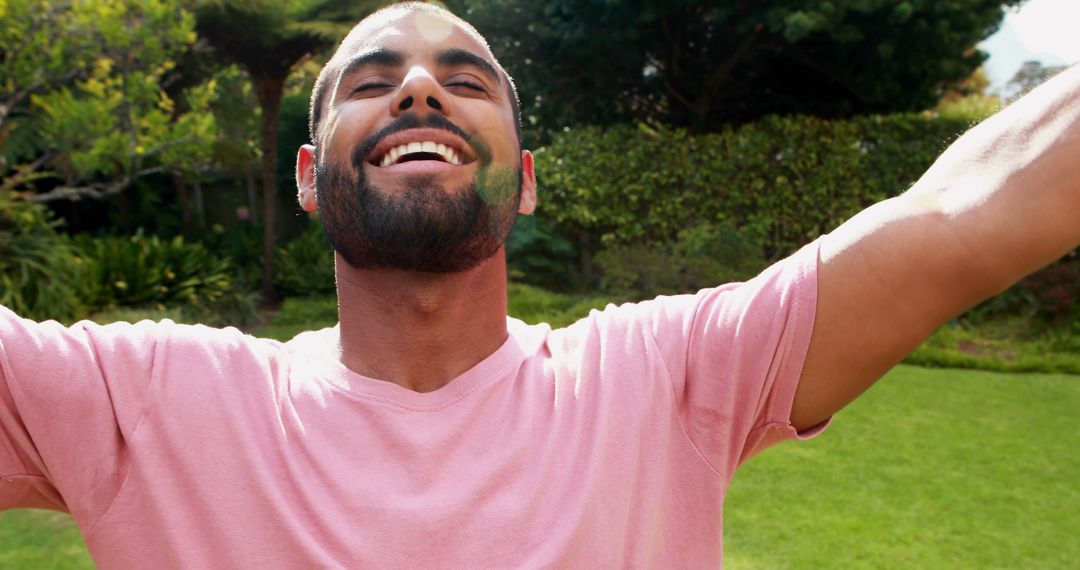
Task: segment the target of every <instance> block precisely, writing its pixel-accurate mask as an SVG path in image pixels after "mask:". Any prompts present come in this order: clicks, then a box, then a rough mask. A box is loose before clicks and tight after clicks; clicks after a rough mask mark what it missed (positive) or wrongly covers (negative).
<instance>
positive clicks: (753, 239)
mask: <svg viewBox="0 0 1080 570" xmlns="http://www.w3.org/2000/svg"><path fill="white" fill-rule="evenodd" d="M750 234H751V232H749V231H748V230H746V229H741V230H740V229H737V228H734V227H731V226H729V225H726V224H709V223H701V224H698V225H696V226H693V227H690V228H686V229H684V230H681V231H679V233H678V234H677V235H676V238H675V240H674V241H670V242H661V243H640V244H617V245H612V246H610V247H608V248H606V249H604V250H603V251H601V252H600V253H598V254H597V256H596V263H597V265H599V266H600V268H601V269H602V270H603V278H602V280H601V285H602V286H603V288H604V289H605V290H607V291H610V292H612V293H615V294H617V295H621V296H625V297H629V298H634V299H646V298H651V297H655V296H657V295H661V294H675V293H685V292H688V291H696V290H698V289H702V288H705V287H714V286H716V285H719V284H722V283H729V282H733V281H743V280H746V279H748V278H750V277H752V276H754V275H755V274H757V273H758V272H759V271H761V270H762V269H764V268H765V260H764V259H762V256H761V251H762V247H761V240H760V238H759V237H758V236H754V235H750Z"/></svg>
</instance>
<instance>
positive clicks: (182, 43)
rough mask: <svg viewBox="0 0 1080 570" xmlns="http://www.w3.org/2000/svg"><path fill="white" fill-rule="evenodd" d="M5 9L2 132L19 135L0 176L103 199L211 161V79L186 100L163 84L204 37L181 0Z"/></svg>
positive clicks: (23, 186) (25, 186)
mask: <svg viewBox="0 0 1080 570" xmlns="http://www.w3.org/2000/svg"><path fill="white" fill-rule="evenodd" d="M4 11H5V16H6V17H5V18H0V22H2V23H0V50H2V51H3V53H4V54H5V57H4V58H0V110H2V112H0V143H3V142H4V140H5V139H7V138H10V139H11V140H12V141H13V142H14V143H15V144H13V145H12V149H11V151H3V152H0V154H2V156H0V176H3V187H5V188H8V189H19V190H24V191H27V192H28V194H30V196H29V199H32V200H36V201H48V200H54V199H61V198H77V197H80V196H92V197H96V198H103V197H106V196H109V195H112V194H115V193H118V192H122V191H124V190H126V189H127V188H128V187H130V186H131V184H132V183H133V182H134V181H135V180H137V179H138V178H140V177H144V176H148V175H151V174H155V173H159V172H165V171H169V172H176V173H185V172H191V171H193V170H196V169H198V168H200V167H201V166H202V165H204V164H205V163H207V162H208V161H210V159H211V156H210V152H209V151H210V142H211V141H212V140H213V137H214V134H215V133H214V117H213V115H212V114H211V113H209V112H207V109H208V107H209V106H210V104H211V103H212V101H213V99H214V96H215V86H214V84H213V83H212V82H211V83H207V84H203V85H199V86H195V87H192V88H191V89H188V90H187V91H185V92H183V93H182V94H181V95H180V98H179V99H178V100H176V99H174V98H173V97H170V96H169V95H167V94H166V93H165V91H164V90H163V88H162V86H163V85H164V84H166V83H167V82H168V81H169V79H170V77H171V76H172V74H173V72H174V67H175V64H174V61H173V60H174V58H175V57H176V56H177V55H179V54H180V53H182V52H183V51H184V50H186V49H188V48H189V47H190V46H191V44H192V43H193V42H194V41H195V34H194V19H193V17H192V16H191V14H189V13H188V12H186V11H185V10H183V9H182V8H181V6H180V3H178V2H177V1H176V0H100V1H96V2H72V3H54V2H48V1H45V0H25V1H21V2H12V3H8V4H5V6H4ZM7 56H11V57H7ZM4 146H5V145H3V144H0V148H3V147H4ZM45 180H48V181H50V182H49V183H44V182H43V181H45ZM41 190H45V191H44V192H41Z"/></svg>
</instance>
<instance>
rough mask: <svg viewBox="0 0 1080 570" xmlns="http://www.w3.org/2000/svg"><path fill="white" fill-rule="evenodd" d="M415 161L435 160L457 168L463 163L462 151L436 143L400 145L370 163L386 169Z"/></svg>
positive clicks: (423, 142) (424, 142) (425, 142)
mask: <svg viewBox="0 0 1080 570" xmlns="http://www.w3.org/2000/svg"><path fill="white" fill-rule="evenodd" d="M415 160H435V161H439V162H445V163H448V164H453V165H455V166H459V165H461V163H462V162H463V161H462V153H461V151H460V150H458V149H456V148H454V147H451V146H447V145H445V144H443V143H437V142H434V141H422V142H410V143H405V144H399V145H397V146H394V147H391V148H390V149H389V150H388V151H386V152H385V153H384V154H383V155H382V156H376V157H374V158H373V159H372V160H371V161H370V162H371V164H372V165H374V166H378V167H383V168H385V167H387V166H393V165H395V164H401V163H403V162H412V161H415Z"/></svg>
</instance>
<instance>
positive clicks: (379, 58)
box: [341, 48, 405, 77]
mask: <svg viewBox="0 0 1080 570" xmlns="http://www.w3.org/2000/svg"><path fill="white" fill-rule="evenodd" d="M367 65H381V66H384V67H401V66H403V65H405V56H404V55H402V53H401V52H398V51H394V50H389V49H386V48H378V49H373V50H371V51H365V52H361V53H358V54H356V55H354V56H353V57H352V58H350V59H349V61H346V62H345V65H343V66H342V67H341V76H342V77H344V76H346V75H348V74H350V73H352V72H354V71H356V70H357V69H360V68H361V67H364V66H367Z"/></svg>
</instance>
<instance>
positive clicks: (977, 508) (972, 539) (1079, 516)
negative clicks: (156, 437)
mask: <svg viewBox="0 0 1080 570" xmlns="http://www.w3.org/2000/svg"><path fill="white" fill-rule="evenodd" d="M602 304H603V300H602V299H599V298H596V299H578V298H574V297H570V296H566V297H562V296H551V295H542V294H539V293H537V291H534V290H531V289H529V288H524V289H520V288H515V289H512V291H511V303H510V312H511V313H512V314H515V315H518V316H520V317H522V318H524V319H526V320H530V321H531V320H535V319H536V318H539V315H549V317H548V318H549V319H551V320H554V321H555V322H557V323H565V322H567V321H570V320H572V319H573V318H574V316H575V315H580V314H583V313H584V312H585V310H587V308H588V307H591V306H601V305H602ZM334 310H335V306H334V303H333V299H332V298H326V299H307V300H292V299H290V300H288V301H287V302H286V304H285V306H284V307H283V309H282V311H281V313H279V315H278V317H277V318H275V319H274V321H272V322H271V323H270V324H269V325H268V326H267V327H265V328H263V329H260V330H259V331H257V334H260V335H263V336H271V337H275V338H281V339H285V338H288V337H291V336H292V334H295V332H297V331H299V330H304V329H309V328H315V327H318V326H325V325H327V324H330V323H332V322H334V321H335V320H336V319H335V313H334ZM1078 410H1080V376H1070V375H1049V374H1030V373H1016V374H1003V373H991V372H980V371H973V370H952V369H930V368H920V367H916V366H907V365H902V366H898V367H897V368H895V369H894V370H893V371H892V372H890V373H889V374H888V375H887V376H886V378H885V379H883V380H882V381H881V382H880V383H878V385H877V386H875V387H874V388H873V389H871V390H870V391H869V392H868V393H867V394H866V395H864V396H863V397H862V398H860V399H859V400H858V401H856V402H855V403H854V404H852V405H851V406H850V407H849V408H848V409H846V410H844V412H842V413H841V414H840V415H839V416H837V418H836V419H835V421H834V423H833V425H832V426H831V427H830V429H829V431H828V432H826V434H825V435H823V436H822V437H820V438H818V439H816V440H813V441H810V442H804V443H787V444H784V445H782V446H780V447H778V448H776V449H773V450H769V451H768V452H766V453H764V454H762V455H761V456H759V457H756V458H754V459H753V460H751V461H750V462H749V463H748V464H747V465H746V466H745V467H744V468H743V469H741V470H740V471H739V472H738V474H737V475H736V477H735V480H734V482H733V484H732V487H731V490H730V493H729V496H728V500H727V507H726V513H725V519H726V520H725V527H726V532H725V541H726V544H725V550H726V563H727V567H728V568H735V569H758V568H768V569H775V568H845V569H847V568H994V567H998V568H1036V567H1037V568H1066V567H1070V566H1072V565H1073V564H1072V563H1073V562H1075V560H1078V559H1080V540H1077V539H1076V537H1077V536H1080V480H1078V479H1077V478H1076V476H1075V473H1077V472H1080V454H1078V453H1076V451H1075V450H1076V449H1078V448H1080V430H1078V429H1076V427H1075V424H1074V420H1073V417H1074V416H1075V414H1076V412H1077V411H1078ZM88 567H91V564H90V561H89V558H88V556H87V555H86V553H85V547H84V546H83V544H82V540H81V539H80V538H79V535H78V533H77V530H76V529H75V528H74V525H73V524H72V523H71V521H70V518H69V517H66V516H64V515H59V514H56V513H51V512H46V511H12V512H7V513H3V514H0V568H4V569H8V568H11V569H22V568H25V569H31V568H32V569H40V568H57V569H64V568H88Z"/></svg>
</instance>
